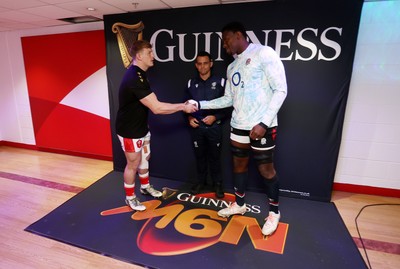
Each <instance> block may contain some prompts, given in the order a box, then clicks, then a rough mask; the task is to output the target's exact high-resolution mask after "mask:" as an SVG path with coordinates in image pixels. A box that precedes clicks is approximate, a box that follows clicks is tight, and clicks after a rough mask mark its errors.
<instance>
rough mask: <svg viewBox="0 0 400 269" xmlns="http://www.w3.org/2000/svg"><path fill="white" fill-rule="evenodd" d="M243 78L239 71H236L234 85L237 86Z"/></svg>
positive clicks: (233, 76)
mask: <svg viewBox="0 0 400 269" xmlns="http://www.w3.org/2000/svg"><path fill="white" fill-rule="evenodd" d="M241 80H242V78H241V76H240V73H239V72H235V73H234V74H233V75H232V83H233V85H235V86H236V87H237V86H239V84H240V81H241Z"/></svg>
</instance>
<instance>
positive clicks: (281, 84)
mask: <svg viewBox="0 0 400 269" xmlns="http://www.w3.org/2000/svg"><path fill="white" fill-rule="evenodd" d="M226 75H227V83H226V88H225V95H224V96H223V97H220V98H217V99H214V100H210V101H200V108H201V109H216V108H222V107H229V106H233V108H234V109H233V112H232V118H231V126H232V127H234V128H237V129H242V130H251V129H252V128H253V127H254V126H255V125H257V124H259V123H260V122H263V123H264V124H265V125H267V126H268V127H275V126H277V125H278V119H277V114H278V111H279V109H280V107H281V106H282V103H283V101H284V100H285V98H286V94H287V84H286V76H285V69H284V67H283V64H282V61H281V60H280V59H279V56H278V54H277V53H276V52H275V51H274V50H273V49H272V48H270V47H268V46H263V45H260V44H253V43H250V44H249V46H248V47H247V48H246V50H245V51H243V52H242V53H241V54H239V55H237V57H236V59H235V60H234V61H233V62H232V63H231V64H230V65H229V66H228V69H227V72H226Z"/></svg>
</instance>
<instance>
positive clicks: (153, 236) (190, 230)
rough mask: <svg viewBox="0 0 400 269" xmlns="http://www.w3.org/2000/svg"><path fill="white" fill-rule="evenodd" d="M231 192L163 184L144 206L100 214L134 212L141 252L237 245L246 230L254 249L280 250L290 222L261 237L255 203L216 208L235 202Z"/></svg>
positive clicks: (182, 251)
mask: <svg viewBox="0 0 400 269" xmlns="http://www.w3.org/2000/svg"><path fill="white" fill-rule="evenodd" d="M234 199H235V197H234V195H233V194H227V193H226V194H225V198H224V200H220V199H217V198H216V197H215V194H214V193H211V192H210V193H202V194H197V195H192V194H190V193H188V192H185V191H180V190H175V189H170V188H167V187H164V188H163V196H162V199H160V200H150V201H146V202H143V204H145V205H146V208H147V209H146V210H145V211H142V212H135V211H132V209H130V208H129V207H128V206H122V207H118V208H113V209H110V210H105V211H102V212H101V213H100V214H101V215H102V216H107V217H111V216H112V215H115V214H121V213H128V212H133V214H132V216H131V218H132V220H133V221H136V222H140V223H144V224H143V225H142V227H141V228H140V231H139V233H138V236H137V240H136V242H137V246H138V248H139V249H140V250H141V251H143V252H144V253H147V254H151V255H156V256H172V255H180V254H186V253H190V252H195V251H198V250H201V249H205V248H207V247H210V246H212V245H214V244H232V245H237V244H238V242H239V240H240V239H241V238H242V236H243V235H244V233H247V234H248V238H249V239H250V241H251V243H252V245H253V247H254V249H255V250H259V251H267V252H273V253H278V254H283V250H284V246H285V241H286V236H287V232H288V228H289V225H288V224H286V223H282V222H280V223H279V225H278V228H277V230H276V231H275V233H274V234H273V235H271V236H268V237H264V236H263V235H262V233H261V226H262V224H263V223H264V219H263V217H262V216H263V215H262V213H263V212H261V210H260V206H258V205H249V204H246V206H247V212H246V214H245V215H243V216H242V215H233V216H231V217H230V218H221V217H219V216H218V215H217V211H218V210H220V209H221V208H224V207H227V206H228V205H229V204H230V203H232V202H234Z"/></svg>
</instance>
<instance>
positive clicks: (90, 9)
mask: <svg viewBox="0 0 400 269" xmlns="http://www.w3.org/2000/svg"><path fill="white" fill-rule="evenodd" d="M87 10H89V11H95V10H96V9H95V8H94V7H88V8H87Z"/></svg>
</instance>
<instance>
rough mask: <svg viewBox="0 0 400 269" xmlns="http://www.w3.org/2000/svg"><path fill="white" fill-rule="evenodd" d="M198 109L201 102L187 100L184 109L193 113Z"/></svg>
mask: <svg viewBox="0 0 400 269" xmlns="http://www.w3.org/2000/svg"><path fill="white" fill-rule="evenodd" d="M197 110H199V102H197V101H195V100H192V99H190V100H187V101H186V102H185V106H184V108H183V111H184V112H185V113H193V112H196V111H197Z"/></svg>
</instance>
